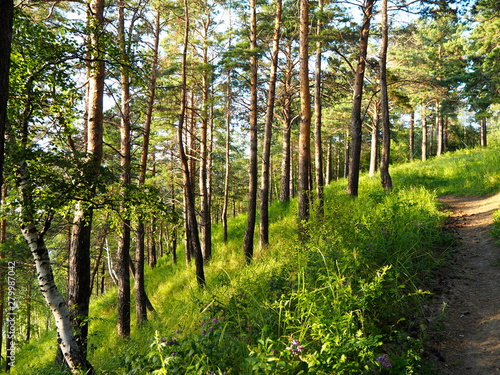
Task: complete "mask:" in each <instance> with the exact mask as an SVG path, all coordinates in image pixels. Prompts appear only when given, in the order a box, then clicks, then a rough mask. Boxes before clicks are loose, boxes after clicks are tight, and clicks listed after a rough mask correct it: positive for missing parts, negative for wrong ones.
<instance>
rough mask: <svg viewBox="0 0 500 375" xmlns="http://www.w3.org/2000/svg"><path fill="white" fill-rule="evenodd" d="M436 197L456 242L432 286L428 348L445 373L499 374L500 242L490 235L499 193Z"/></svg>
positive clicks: (498, 203)
mask: <svg viewBox="0 0 500 375" xmlns="http://www.w3.org/2000/svg"><path fill="white" fill-rule="evenodd" d="M440 201H441V202H442V203H443V206H444V208H445V209H446V210H448V211H451V212H452V214H451V216H450V218H449V219H448V226H449V228H450V229H451V230H452V231H454V232H455V233H456V234H457V236H458V240H459V241H460V243H459V245H458V247H457V248H456V249H455V250H456V253H455V254H454V256H453V259H452V261H451V264H450V265H449V266H447V267H445V268H444V269H443V270H442V272H440V274H439V278H438V280H439V281H438V285H437V288H436V290H435V291H434V293H435V298H434V303H433V308H432V310H433V313H432V315H433V318H431V327H434V328H433V329H431V332H430V334H431V337H433V340H431V348H430V352H431V353H432V356H433V357H434V359H435V360H436V362H437V364H438V368H439V370H440V371H441V372H442V373H443V374H446V375H448V374H456V375H494V374H500V246H499V245H497V240H496V239H494V238H492V237H491V236H490V234H489V229H490V226H491V223H492V222H493V219H492V214H493V212H495V211H496V210H497V209H499V208H500V194H497V195H494V196H490V197H465V198H463V197H452V196H447V197H443V198H442V199H440ZM443 306H446V307H445V308H444V315H442V317H441V318H439V310H440V309H442V308H443ZM432 320H433V321H432ZM441 322H442V324H441ZM443 326H444V327H443ZM439 328H440V329H439ZM443 328H444V329H443Z"/></svg>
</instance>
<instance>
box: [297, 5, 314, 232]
mask: <svg viewBox="0 0 500 375" xmlns="http://www.w3.org/2000/svg"><path fill="white" fill-rule="evenodd" d="M299 61H300V68H299V79H300V134H299V168H298V171H299V175H298V181H299V184H298V199H299V236H300V237H301V238H302V239H304V236H305V227H304V223H305V222H306V221H308V219H309V209H310V193H311V191H310V187H311V184H310V173H311V97H310V95H311V94H310V92H309V1H308V0H301V1H300V43H299Z"/></svg>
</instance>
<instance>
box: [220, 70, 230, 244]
mask: <svg viewBox="0 0 500 375" xmlns="http://www.w3.org/2000/svg"><path fill="white" fill-rule="evenodd" d="M231 95H232V92H231V71H229V72H228V74H227V92H226V96H227V97H226V145H225V159H226V164H225V168H224V169H225V172H224V203H223V205H222V215H221V219H222V229H223V241H224V243H226V242H227V211H228V205H229V175H230V172H231V159H230V156H231V154H230V153H231V99H232V98H231Z"/></svg>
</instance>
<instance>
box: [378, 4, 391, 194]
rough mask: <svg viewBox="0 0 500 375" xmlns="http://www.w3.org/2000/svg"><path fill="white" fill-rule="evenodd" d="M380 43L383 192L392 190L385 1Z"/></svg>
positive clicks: (387, 39)
mask: <svg viewBox="0 0 500 375" xmlns="http://www.w3.org/2000/svg"><path fill="white" fill-rule="evenodd" d="M381 13H382V41H381V46H380V79H379V84H380V102H381V103H380V105H381V114H382V116H381V117H382V118H381V120H382V155H381V158H380V179H381V183H382V187H383V188H384V190H385V191H389V190H391V189H392V178H391V175H390V173H389V163H390V153H391V124H390V119H389V95H388V92H387V47H388V45H389V33H388V22H387V0H382V10H381Z"/></svg>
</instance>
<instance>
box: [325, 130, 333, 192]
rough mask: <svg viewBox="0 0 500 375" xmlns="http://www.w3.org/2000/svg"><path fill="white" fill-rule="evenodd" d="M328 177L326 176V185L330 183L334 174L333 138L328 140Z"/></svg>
mask: <svg viewBox="0 0 500 375" xmlns="http://www.w3.org/2000/svg"><path fill="white" fill-rule="evenodd" d="M325 169H326V178H325V183H326V185H329V184H330V183H331V182H332V181H333V178H332V175H333V145H332V138H331V137H330V139H329V140H328V148H327V151H326V168H325Z"/></svg>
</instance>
